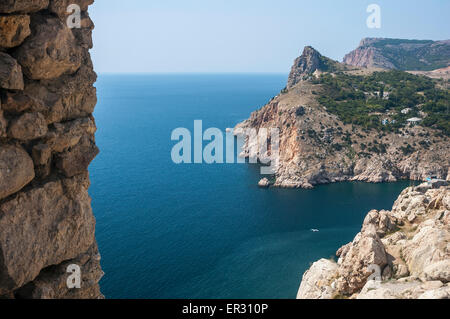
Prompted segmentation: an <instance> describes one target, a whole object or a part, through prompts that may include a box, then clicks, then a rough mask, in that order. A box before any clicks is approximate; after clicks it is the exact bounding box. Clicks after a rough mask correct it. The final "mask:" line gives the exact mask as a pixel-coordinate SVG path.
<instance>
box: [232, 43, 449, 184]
mask: <svg viewBox="0 0 450 319" xmlns="http://www.w3.org/2000/svg"><path fill="white" fill-rule="evenodd" d="M323 60H324V59H323V57H322V56H321V55H320V54H319V53H318V52H317V51H315V50H314V49H312V48H310V47H307V48H306V49H305V51H304V52H303V54H302V56H301V57H300V58H299V59H297V60H296V61H295V64H294V66H293V68H292V72H291V75H290V77H289V83H290V84H289V87H288V88H287V89H285V90H283V91H282V92H281V93H280V94H279V95H278V96H276V97H274V98H273V99H272V100H271V101H270V102H269V103H268V104H267V105H265V106H264V107H262V108H261V109H259V110H257V111H255V112H253V113H252V114H251V116H250V118H249V119H248V120H246V121H244V122H242V123H240V124H238V125H237V126H236V128H235V134H240V133H242V132H244V131H245V129H256V130H257V131H258V130H259V129H261V128H279V130H280V134H279V135H280V142H279V153H280V159H279V166H278V169H277V170H276V172H275V174H274V175H273V176H272V177H271V178H270V181H271V184H272V185H273V186H278V187H294V188H296V187H302V188H311V187H313V186H314V185H317V184H324V183H333V182H339V181H366V182H386V181H397V180H400V179H411V180H425V179H426V178H427V177H430V176H436V177H438V178H441V179H447V180H448V179H450V174H449V173H450V163H449V158H450V156H449V150H450V143H449V142H450V141H449V139H448V136H447V135H445V134H442V132H440V131H439V130H437V129H435V128H434V127H432V126H431V127H425V126H422V125H409V124H405V125H403V126H399V127H397V128H395V129H394V130H391V131H389V130H387V129H386V127H385V126H384V125H382V124H381V121H382V120H383V119H385V118H388V119H389V118H392V117H393V116H398V115H399V114H400V115H401V116H403V117H405V118H408V117H412V115H411V113H410V114H409V115H408V114H407V115H404V114H401V113H400V110H401V109H402V108H403V107H404V106H402V104H400V103H399V102H398V100H396V99H394V95H395V94H397V93H398V92H397V91H398V90H397V89H394V88H391V89H392V91H391V92H390V93H391V96H390V97H389V96H388V95H389V92H388V89H389V88H388V87H387V86H385V88H384V90H385V93H382V94H381V95H382V96H380V92H373V89H372V86H373V85H374V84H376V85H379V83H381V82H382V81H381V80H379V79H378V77H379V76H382V75H383V74H385V72H378V71H379V69H370V68H359V67H349V66H345V65H342V64H339V63H337V62H334V61H333V64H331V63H330V64H328V65H332V67H327V68H325V67H323V64H321V63H320V62H318V61H323ZM326 61H330V60H326ZM321 66H322V67H321ZM377 70H378V71H377ZM405 74H406V73H405ZM324 75H326V76H327V78H326V79H327V81H329V82H331V83H334V82H333V81H334V80H336V79H337V78H338V77H340V78H341V79H342V83H344V84H345V87H344V88H343V89H341V90H340V91H339V94H341V93H345V94H346V96H344V97H342V95H340V96H339V97H338V98H336V99H335V100H332V101H331V102H332V103H330V104H331V105H332V106H333V105H337V108H338V110H339V111H340V112H341V113H343V114H344V115H346V116H347V113H345V112H347V107H341V108H339V107H340V105H342V104H337V103H342V102H347V104H346V105H348V106H349V107H351V106H352V105H354V104H355V103H356V102H358V103H362V104H363V107H362V108H361V109H359V108H356V111H355V112H354V113H353V114H350V116H347V119H344V118H342V117H341V116H340V115H339V113H336V112H332V111H331V108H327V106H324V105H323V104H322V103H320V101H321V100H325V101H329V100H330V97H331V96H332V91H331V89H332V88H333V87H329V86H326V85H324V84H322V82H321V81H320V80H318V79H319V78H321V77H323V76H324ZM406 75H408V74H406ZM369 76H372V78H371V81H372V82H370V83H369V85H366V86H368V87H369V89H366V88H364V87H363V84H364V81H365V80H366V79H367V78H368V77H369ZM389 76H394V77H403V76H404V75H403V72H397V74H393V75H391V74H389ZM410 76H412V75H410ZM416 79H417V80H419V81H422V80H423V79H422V78H420V79H419V78H416V77H414V78H412V79H411V78H407V79H406V80H405V81H403V83H407V82H408V81H409V82H411V80H416ZM353 80H355V81H356V80H358V81H359V82H354V83H352V81H353ZM430 81H431V80H430ZM392 82H393V83H394V84H398V83H400V81H396V80H395V81H392ZM409 82H408V83H409ZM334 84H336V83H334ZM429 85H434V84H432V83H431V82H430V83H429ZM396 90H397V91H396ZM419 90H420V89H419ZM341 91H342V92H341ZM396 92H397V93H396ZM402 94H403V93H402ZM408 94H409V95H411V93H408ZM414 94H417V96H418V98H420V96H423V94H424V93H423V92H417V93H414ZM443 94H445V93H443ZM447 94H448V93H447ZM355 96H359V98H358V100H357V101H356V100H355V101H350V102H351V103H350V102H348V101H349V100H351V99H352V98H354V97H355ZM400 101H401V100H400ZM333 103H334V104H333ZM352 103H353V104H352ZM383 103H384V104H386V105H392V107H393V108H392V109H386V110H385V109H383V110H382V111H381V112H384V113H380V112H375V111H374V110H373V108H374V107H375V108H378V106H377V105H378V104H383ZM444 103H447V104H448V100H447V102H444ZM421 107H422V106H421V105H418V106H417V107H415V110H413V111H414V112H417V114H423V115H424V116H427V114H425V113H424V112H423V111H424V109H422V108H421ZM395 108H397V109H395ZM413 111H412V112H413ZM444 112H445V110H444ZM394 113H395V114H394ZM445 116H448V114H447V115H445ZM362 120H364V121H365V122H364V123H362V124H361V123H360V121H362ZM391 122H394V121H393V120H392V121H391ZM363 124H364V125H363ZM372 124H376V125H378V126H376V127H377V128H371V127H370V126H367V125H372ZM398 124H399V123H395V124H393V125H394V126H395V125H398ZM269 144H270V143H269ZM408 145H409V146H408ZM269 146H270V145H269ZM257 150H258V148H252V147H250V145H249V143H248V139H247V142H246V144H245V145H244V147H243V150H242V153H241V156H244V157H258V156H259V155H261V154H257V153H255V154H252V153H251V152H252V151H253V152H254V151H257Z"/></svg>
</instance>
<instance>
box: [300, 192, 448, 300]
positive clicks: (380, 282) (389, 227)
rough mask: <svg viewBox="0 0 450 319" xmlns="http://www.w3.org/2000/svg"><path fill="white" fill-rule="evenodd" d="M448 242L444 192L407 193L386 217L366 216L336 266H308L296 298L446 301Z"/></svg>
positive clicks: (373, 213) (384, 213) (340, 252)
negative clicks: (442, 299) (412, 217)
mask: <svg viewBox="0 0 450 319" xmlns="http://www.w3.org/2000/svg"><path fill="white" fill-rule="evenodd" d="M411 214H415V215H416V216H417V218H415V219H412V220H411V219H410V218H408V217H409V216H410V215H411ZM379 234H380V235H379ZM380 237H381V238H380ZM449 242H450V186H440V187H435V188H433V187H429V186H427V185H425V184H423V185H420V186H418V187H409V188H407V189H405V190H404V191H403V192H402V193H401V194H400V196H399V198H398V199H397V200H396V202H395V203H394V206H393V209H392V210H391V211H379V212H378V211H375V210H373V211H370V212H369V214H368V215H367V216H366V219H365V221H364V224H363V227H362V230H361V232H360V233H358V234H357V235H356V237H355V239H354V240H353V242H351V243H349V244H347V245H345V246H343V247H341V248H340V249H339V250H338V251H337V253H336V255H337V256H338V257H339V259H338V261H337V262H334V261H330V260H326V261H325V262H324V260H323V259H322V260H320V261H319V262H317V263H314V264H313V266H312V267H311V268H310V269H309V270H307V271H306V272H305V274H304V275H303V280H302V283H301V285H300V290H299V293H298V298H308V299H319V298H342V297H347V298H358V299H379V298H382V299H397V298H405V299H411V298H413V299H428V298H433V299H441V298H449V296H450V286H449V283H450V247H449V245H448V243H449ZM319 265H321V266H320V267H319ZM323 265H326V267H325V266H323ZM374 271H375V272H374ZM369 276H371V277H370V278H369ZM319 288H320V289H319Z"/></svg>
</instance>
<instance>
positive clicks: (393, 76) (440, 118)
mask: <svg viewBox="0 0 450 319" xmlns="http://www.w3.org/2000/svg"><path fill="white" fill-rule="evenodd" d="M314 82H315V83H316V84H322V85H323V87H324V92H323V94H322V95H320V96H319V98H318V100H319V102H320V103H321V104H322V105H323V106H325V107H326V109H327V110H328V112H330V113H332V114H335V115H337V116H339V118H340V119H341V120H342V121H343V122H344V123H346V124H355V125H360V126H363V127H365V128H367V129H377V130H384V131H396V130H398V129H399V128H400V127H402V126H405V125H406V124H407V120H408V119H410V118H413V117H418V118H421V119H422V120H421V121H420V122H419V124H420V125H422V126H426V127H433V128H436V129H439V130H442V131H443V133H444V134H446V135H450V113H449V110H450V93H449V91H448V90H443V89H439V88H437V86H436V84H435V82H434V81H433V80H432V79H430V78H427V77H424V76H416V75H412V74H409V73H406V72H402V71H395V70H394V71H388V72H374V73H373V74H371V75H369V76H358V75H348V74H344V73H342V72H341V73H338V74H329V73H327V74H323V75H321V77H320V78H319V79H317V80H314ZM405 109H407V110H406V111H405ZM402 110H403V112H402ZM383 121H384V123H383Z"/></svg>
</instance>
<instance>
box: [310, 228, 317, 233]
mask: <svg viewBox="0 0 450 319" xmlns="http://www.w3.org/2000/svg"><path fill="white" fill-rule="evenodd" d="M311 231H312V232H313V233H317V232H318V231H319V230H318V229H315V228H313V229H311Z"/></svg>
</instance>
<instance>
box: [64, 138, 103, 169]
mask: <svg viewBox="0 0 450 319" xmlns="http://www.w3.org/2000/svg"><path fill="white" fill-rule="evenodd" d="M98 153H99V150H98V148H97V146H96V145H95V142H94V141H93V140H92V139H90V138H89V137H88V136H83V137H82V138H81V140H80V142H79V143H78V144H77V145H75V146H74V147H72V148H71V149H69V150H67V151H65V152H63V153H61V154H59V155H58V156H57V159H56V167H58V168H59V169H60V170H61V172H62V173H63V174H64V175H65V176H67V177H72V176H75V175H77V174H80V173H82V172H83V171H85V170H86V169H87V168H88V166H89V164H90V163H91V161H92V160H93V159H94V158H95V156H97V154H98Z"/></svg>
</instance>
